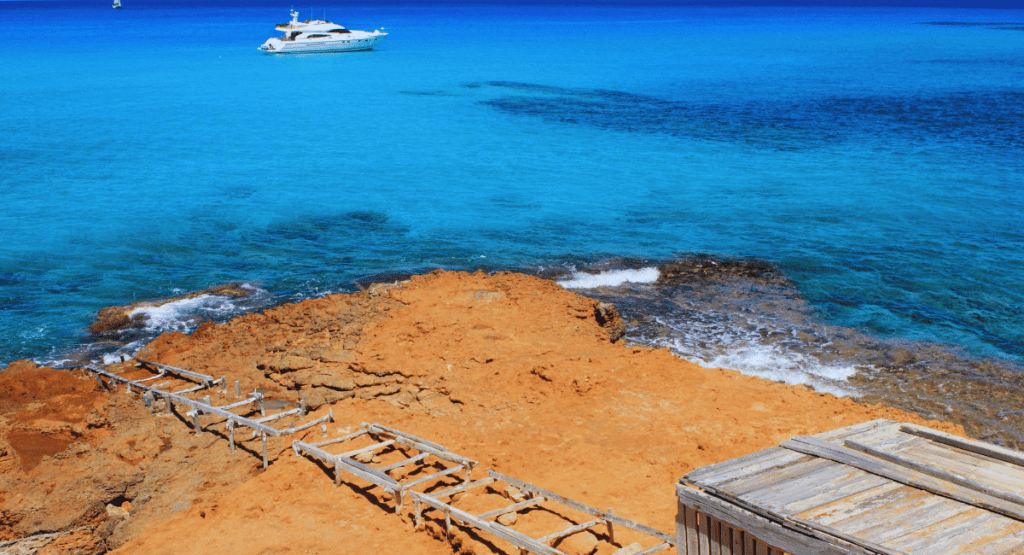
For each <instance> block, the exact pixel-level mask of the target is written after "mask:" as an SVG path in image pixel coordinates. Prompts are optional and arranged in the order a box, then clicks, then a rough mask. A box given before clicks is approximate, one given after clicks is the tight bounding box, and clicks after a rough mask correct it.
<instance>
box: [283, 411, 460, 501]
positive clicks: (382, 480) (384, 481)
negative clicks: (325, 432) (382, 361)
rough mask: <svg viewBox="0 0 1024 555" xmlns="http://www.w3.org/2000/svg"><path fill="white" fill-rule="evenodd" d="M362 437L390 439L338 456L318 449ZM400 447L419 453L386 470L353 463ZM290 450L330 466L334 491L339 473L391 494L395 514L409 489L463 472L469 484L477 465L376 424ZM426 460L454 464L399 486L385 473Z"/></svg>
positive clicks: (440, 446)
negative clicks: (383, 450)
mask: <svg viewBox="0 0 1024 555" xmlns="http://www.w3.org/2000/svg"><path fill="white" fill-rule="evenodd" d="M364 434H370V435H371V436H375V437H378V436H389V437H390V438H391V439H388V440H386V441H382V442H379V443H376V444H374V445H369V446H366V447H360V448H359V449H354V450H351V451H348V452H345V453H341V454H337V455H336V454H332V453H328V452H327V451H324V450H323V449H322V448H323V447H324V446H327V445H333V444H336V443H342V442H344V441H348V440H351V439H355V438H358V437H360V436H362V435H364ZM396 443H397V444H399V445H403V446H406V447H410V448H412V449H415V450H418V451H420V453H418V454H417V455H415V456H413V457H410V458H407V459H404V460H401V461H398V462H396V463H393V464H389V465H387V466H383V467H379V468H374V467H371V466H368V465H366V464H363V463H360V462H358V461H356V460H355V459H353V458H352V457H355V456H356V455H359V454H361V453H368V452H373V451H376V450H378V449H383V448H385V447H389V446H391V445H394V444H396ZM292 449H293V450H294V451H295V454H296V455H302V454H307V455H309V456H312V457H314V458H317V459H320V460H321V461H323V462H325V463H327V464H329V465H332V466H333V467H334V485H335V487H337V486H339V485H340V484H341V473H342V472H343V471H344V472H348V473H349V474H353V475H355V476H358V477H360V478H363V479H364V480H366V481H368V482H370V483H372V484H374V485H377V486H379V487H381V488H383V489H384V490H386V491H389V492H391V494H392V495H394V497H395V512H396V513H397V512H400V511H401V510H402V507H403V505H404V503H405V494H406V492H407V491H409V490H410V488H414V487H416V486H418V485H420V484H424V483H427V482H430V481H434V480H437V479H440V478H443V477H445V476H448V475H449V474H454V473H456V472H459V471H462V470H465V471H466V481H467V482H468V481H470V472H472V466H473V465H476V464H477V461H474V460H472V459H468V458H466V457H463V456H460V455H456V454H455V453H452V452H450V451H448V449H447V448H446V447H444V446H443V445H438V444H437V443H433V442H431V441H427V440H425V439H423V438H419V437H416V436H414V435H410V434H407V433H405V432H402V431H400V430H396V429H394V428H389V427H387V426H382V425H380V424H367V423H363V426H362V429H361V430H359V431H358V432H355V433H351V434H347V435H345V436H343V437H340V438H334V439H329V440H325V441H321V442H318V443H306V442H302V441H294V442H292ZM429 456H435V457H437V458H439V459H442V460H446V461H448V462H454V463H456V465H455V466H453V467H450V468H446V469H444V470H441V471H439V472H434V473H432V474H429V475H427V476H422V477H419V478H415V479H412V480H410V481H407V482H399V481H398V480H395V479H394V478H392V477H390V476H388V475H387V472H388V471H389V470H393V469H395V468H398V467H401V466H406V465H410V464H413V463H416V462H419V461H422V460H424V459H426V458H427V457H429Z"/></svg>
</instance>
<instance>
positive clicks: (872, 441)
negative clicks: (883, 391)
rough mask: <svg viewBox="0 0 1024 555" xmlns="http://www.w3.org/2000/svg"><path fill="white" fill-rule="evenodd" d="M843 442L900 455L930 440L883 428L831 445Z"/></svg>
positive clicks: (895, 429)
mask: <svg viewBox="0 0 1024 555" xmlns="http://www.w3.org/2000/svg"><path fill="white" fill-rule="evenodd" d="M843 441H856V442H857V443H863V444H864V445H870V446H871V447H874V448H875V449H880V450H882V451H886V452H888V453H899V452H900V451H903V450H904V449H907V448H909V447H913V446H914V445H917V444H921V443H928V440H926V439H924V438H920V437H917V436H915V435H911V434H905V433H903V432H901V431H899V429H898V428H883V429H880V430H876V431H874V432H868V433H866V434H859V435H854V436H850V437H848V438H845V439H843V440H834V441H830V442H829V443H836V444H841V443H842V442H843Z"/></svg>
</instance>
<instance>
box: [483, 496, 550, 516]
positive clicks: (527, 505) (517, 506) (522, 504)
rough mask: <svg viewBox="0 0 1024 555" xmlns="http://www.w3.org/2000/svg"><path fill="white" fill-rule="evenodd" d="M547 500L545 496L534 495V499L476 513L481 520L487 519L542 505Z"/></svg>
mask: <svg viewBox="0 0 1024 555" xmlns="http://www.w3.org/2000/svg"><path fill="white" fill-rule="evenodd" d="M545 501H547V499H544V498H543V497H534V498H533V499H527V500H526V501H520V502H519V503H515V504H513V505H509V506H508V507H502V508H500V509H494V510H493V511H487V512H486V513H482V514H478V515H476V517H477V518H479V519H480V520H487V519H489V518H492V517H499V516H501V515H504V514H508V513H515V512H519V511H521V510H523V509H528V508H530V507H533V506H536V505H540V504H541V503H543V502H545Z"/></svg>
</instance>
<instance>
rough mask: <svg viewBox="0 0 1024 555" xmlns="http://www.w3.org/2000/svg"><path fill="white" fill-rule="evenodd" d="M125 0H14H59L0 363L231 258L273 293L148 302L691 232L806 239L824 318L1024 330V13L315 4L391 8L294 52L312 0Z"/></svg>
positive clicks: (43, 25) (286, 292) (499, 261)
mask: <svg viewBox="0 0 1024 555" xmlns="http://www.w3.org/2000/svg"><path fill="white" fill-rule="evenodd" d="M124 4H125V8H124V9H122V10H116V11H115V10H112V9H110V7H109V4H108V3H107V2H106V1H105V0H104V1H95V2H91V3H89V4H86V3H82V2H78V3H62V2H46V1H40V2H0V23H2V24H3V26H4V27H5V28H7V29H8V30H9V34H10V33H15V31H14V29H23V28H24V27H23V23H24V22H35V23H33V25H31V31H29V30H24V31H17V34H18V35H20V36H21V38H20V39H19V40H6V41H4V44H3V46H2V47H0V76H2V79H0V129H2V130H3V131H2V132H0V230H2V241H0V365H5V364H6V363H8V362H10V361H12V360H15V359H18V358H33V359H36V360H38V361H41V362H51V363H53V362H55V361H60V360H63V359H65V358H67V357H68V356H69V354H70V353H73V352H75V351H76V350H79V349H81V348H82V346H84V345H90V344H95V343H96V342H97V338H94V337H92V336H90V335H89V334H88V333H87V331H86V328H87V327H88V325H89V324H90V323H91V322H92V320H93V318H94V316H95V313H96V312H97V311H98V310H99V309H101V308H103V307H105V306H109V305H114V304H121V303H125V302H129V301H132V300H137V299H146V298H153V297H163V296H169V295H172V294H175V293H178V292H183V291H193V290H200V289H204V288H206V287H209V286H212V285H217V284H223V283H228V282H236V281H240V282H245V283H249V284H252V285H253V286H254V287H258V288H259V289H260V290H261V293H260V295H259V296H258V297H257V298H256V299H254V300H250V301H249V304H244V305H239V304H232V303H229V302H227V301H224V300H218V299H212V300H210V299H207V300H206V301H203V302H198V303H194V304H192V305H188V306H181V307H179V308H180V310H179V311H178V312H174V313H169V314H163V317H164V319H163V320H159V319H158V318H156V317H155V316H154V320H153V321H154V322H155V324H154V329H153V330H151V331H153V332H154V333H155V332H156V331H158V330H159V329H173V328H175V327H179V328H181V329H188V327H189V323H188V319H189V318H194V317H195V316H196V315H197V314H199V315H206V316H210V315H212V316H215V317H225V316H227V315H229V314H233V313H237V312H238V311H240V310H245V309H251V308H258V307H260V306H267V305H270V304H274V303H278V302H283V301H286V300H294V299H300V298H306V297H309V296H314V295H319V294H323V293H327V292H333V291H346V290H352V289H353V287H354V285H353V282H354V280H356V279H359V278H361V277H363V276H366V275H368V274H374V273H377V272H389V271H399V272H400V271H420V270H423V269H429V268H433V267H445V268H453V269H462V268H477V267H483V268H487V269H518V268H526V269H537V268H542V267H543V268H550V267H552V266H554V267H564V268H571V267H574V265H575V267H583V266H585V265H586V264H587V263H589V262H594V261H600V260H603V259H608V258H614V257H631V258H638V259H645V260H652V261H653V260H657V261H664V260H669V259H673V258H678V257H683V256H687V255H690V254H694V253H710V254H713V255H716V256H720V257H723V258H738V259H755V260H764V261H769V262H773V263H775V264H778V265H779V267H781V268H782V270H783V271H784V272H785V273H786V275H787V276H789V277H790V278H791V279H792V280H793V282H794V283H795V287H796V289H797V291H798V292H799V295H801V296H802V297H803V298H804V299H806V300H807V302H808V303H809V306H810V307H811V309H812V311H813V313H814V315H815V318H818V319H820V320H821V322H823V323H825V324H828V325H836V326H843V327H847V328H851V329H855V330H859V331H860V332H863V333H865V334H867V335H869V336H872V337H878V338H882V339H897V340H906V341H914V342H925V343H929V344H934V343H937V344H942V345H947V346H950V347H952V348H955V349H959V350H962V351H964V352H965V353H968V354H969V355H970V356H979V357H991V358H993V359H994V360H996V361H1004V362H1006V363H1007V364H1017V363H1020V362H1021V360H1022V359H1024V326H1022V325H1021V322H1020V315H1021V314H1022V313H1024V262H1022V257H1021V253H1022V247H1024V224H1022V221H1024V220H1022V216H1024V192H1022V188H1021V186H1022V181H1024V156H1022V147H1024V11H1020V10H999V9H967V8H942V7H940V8H935V7H932V8H925V7H864V6H861V7H820V6H813V5H803V6H801V5H791V6H768V5H743V6H723V5H670V4H666V3H654V4H648V5H641V6H636V5H626V6H621V5H615V4H612V3H603V4H588V5H577V6H566V5H557V4H536V3H534V4H527V5H519V6H510V5H504V4H495V3H489V4H488V3H482V4H448V5H434V4H427V3H406V4H401V5H377V4H373V5H371V4H355V5H350V4H344V5H342V4H326V5H325V4H317V5H314V6H312V8H315V12H314V13H315V15H316V16H317V17H321V16H322V15H323V13H324V10H326V16H327V18H328V19H331V20H333V21H335V22H337V23H340V24H342V25H346V26H348V27H349V28H352V29H366V30H372V29H375V28H379V27H386V30H387V31H388V32H389V33H390V35H389V36H388V38H387V39H386V40H385V41H384V42H383V43H382V44H381V45H380V46H379V47H378V48H377V49H376V50H374V51H372V52H364V53H349V54H322V55H308V56H296V55H293V56H271V55H264V54H261V53H260V52H258V51H257V50H256V47H257V46H259V44H261V43H262V42H263V41H264V40H265V39H266V38H268V37H269V36H272V35H275V34H276V33H275V32H274V31H273V26H274V24H275V23H277V22H282V21H285V20H287V18H288V15H287V13H288V8H289V7H290V4H288V3H282V4H280V5H277V4H274V5H271V4H269V3H267V2H263V3H261V4H258V5H255V6H253V5H243V4H242V3H240V2H228V1H222V2H220V3H218V2H217V0H214V1H213V2H206V3H203V4H198V3H195V4H180V3H179V4H175V3H171V2H156V1H153V0H148V1H147V0H124ZM295 7H296V9H298V10H299V11H300V12H301V17H302V19H305V18H307V17H308V16H309V11H310V7H304V6H301V5H296V6H295ZM158 320H159V321H158ZM156 323H159V325H156ZM161 326H162V327H161ZM716 333H721V331H719V332H716ZM710 339H711V340H713V339H714V338H713V337H712V338H710ZM94 347H95V345H94ZM118 347H119V346H118V345H110V346H108V347H103V346H100V347H99V349H100V351H102V350H103V349H106V350H107V351H110V350H113V349H115V348H118ZM755 363H756V361H755ZM774 363H775V361H772V360H770V359H769V360H767V361H763V362H761V364H766V365H771V364H774Z"/></svg>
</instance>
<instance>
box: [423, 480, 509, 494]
mask: <svg viewBox="0 0 1024 555" xmlns="http://www.w3.org/2000/svg"><path fill="white" fill-rule="evenodd" d="M492 483H494V478H484V479H482V480H477V481H475V482H466V483H465V484H459V485H458V486H455V487H453V488H448V489H444V490H441V491H437V492H434V493H426V494H424V495H429V496H430V497H433V498H434V499H440V498H442V497H448V496H451V495H455V494H456V493H461V492H463V491H466V490H468V489H473V488H475V487H478V486H486V485H487V484H492Z"/></svg>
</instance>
